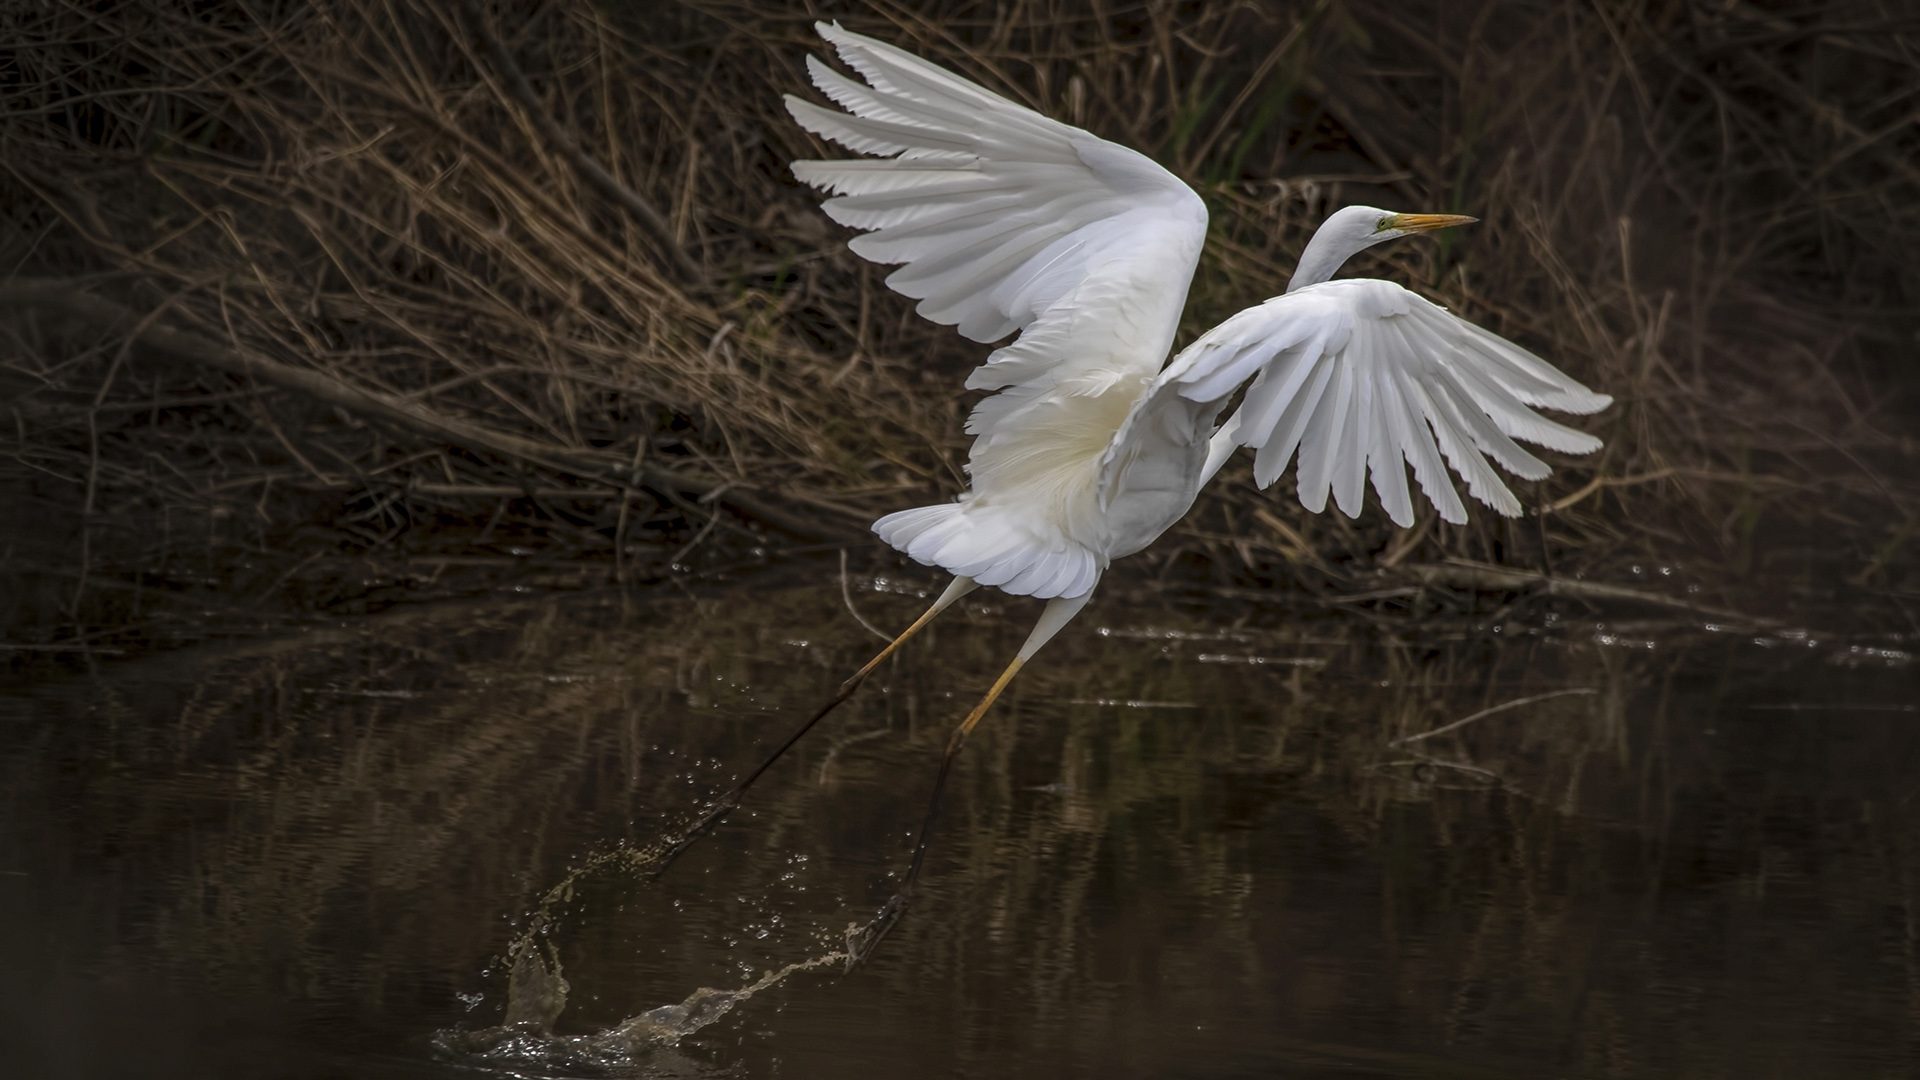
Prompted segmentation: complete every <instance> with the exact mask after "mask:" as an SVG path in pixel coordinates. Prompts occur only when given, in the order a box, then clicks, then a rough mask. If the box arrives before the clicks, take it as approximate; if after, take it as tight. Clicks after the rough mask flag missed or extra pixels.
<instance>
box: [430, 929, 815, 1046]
mask: <svg viewBox="0 0 1920 1080" xmlns="http://www.w3.org/2000/svg"><path fill="white" fill-rule="evenodd" d="M521 940H522V942H525V941H526V940H527V939H526V938H524V937H523V938H522V939H521ZM846 959H847V953H846V952H845V951H843V950H838V949H836V950H834V951H832V952H829V953H826V954H825V955H822V956H816V957H814V958H813V959H811V960H801V961H799V962H797V963H792V964H788V965H787V966H786V967H783V968H781V969H779V970H778V971H768V972H766V973H765V974H763V975H761V976H760V977H759V978H758V979H756V980H754V981H753V982H750V983H748V984H746V985H745V986H742V987H740V988H739V989H737V990H719V989H715V988H714V987H711V986H703V987H701V988H699V989H698V990H695V991H694V992H693V993H691V994H688V995H687V997H686V1000H684V1001H679V1002H675V1003H673V1004H671V1005H662V1006H660V1007H659V1008H656V1009H649V1010H647V1011H646V1012H643V1013H640V1014H639V1015H637V1016H630V1017H628V1018H627V1019H625V1020H622V1021H620V1022H619V1023H618V1024H615V1025H613V1026H612V1027H610V1028H607V1029H606V1030H604V1031H599V1032H595V1033H594V1034H592V1035H555V1034H554V1033H553V1023H554V1021H555V1020H558V1019H559V1017H560V1013H561V1012H562V1011H564V1010H565V1009H566V1005H567V991H568V989H569V987H568V985H567V980H566V978H565V976H564V975H562V973H561V970H560V957H559V954H558V953H557V951H555V950H554V948H553V946H552V944H551V943H549V944H548V945H547V947H546V948H545V950H544V955H543V950H541V949H539V948H535V947H533V946H532V945H531V944H530V943H528V944H526V945H525V947H522V948H520V949H519V950H518V951H517V952H515V954H514V956H513V969H512V977H511V980H512V981H511V983H510V985H509V988H508V990H507V1015H506V1019H505V1021H504V1022H503V1023H501V1024H500V1026H498V1027H491V1028H484V1029H482V1030H480V1031H460V1030H457V1029H448V1030H445V1031H440V1032H438V1033H436V1034H435V1035H434V1037H433V1045H434V1048H435V1049H437V1050H439V1051H440V1052H441V1053H442V1054H444V1055H446V1056H448V1057H452V1058H455V1059H457V1060H459V1061H461V1062H463V1063H465V1064H468V1065H476V1066H481V1067H485V1068H493V1069H500V1070H503V1071H512V1072H515V1073H524V1072H525V1071H526V1070H529V1069H536V1070H541V1071H560V1070H564V1071H582V1070H584V1071H590V1072H596V1073H601V1074H618V1073H621V1072H625V1071H627V1070H629V1069H632V1068H635V1067H637V1066H639V1065H640V1064H642V1062H643V1061H644V1060H645V1058H646V1057H647V1055H648V1054H649V1052H651V1051H654V1050H656V1049H659V1048H661V1047H667V1046H672V1045H673V1044H674V1043H676V1042H679V1041H680V1040H681V1039H682V1038H684V1037H686V1036H688V1035H691V1034H693V1033H694V1032H696V1031H699V1030H700V1029H701V1028H703V1027H706V1026H707V1025H708V1024H711V1023H713V1022H714V1021H715V1020H718V1019H720V1018H721V1017H723V1016H725V1015H727V1014H728V1013H729V1012H732V1011H733V1008H734V1006H736V1005H738V1004H740V1003H741V1002H743V1001H745V1000H747V999H748V998H750V997H752V996H753V995H755V994H757V993H759V992H761V991H762V990H766V989H768V988H770V987H773V986H775V985H777V984H779V983H780V982H781V981H783V980H784V979H786V977H787V976H789V975H792V974H794V973H795V972H799V971H807V970H810V969H813V968H817V967H824V966H826V965H828V964H832V963H836V962H839V961H844V960H846ZM549 961H551V964H550V965H549Z"/></svg>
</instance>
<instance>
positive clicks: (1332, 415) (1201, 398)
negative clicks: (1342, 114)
mask: <svg viewBox="0 0 1920 1080" xmlns="http://www.w3.org/2000/svg"><path fill="white" fill-rule="evenodd" d="M1249 379H1251V380H1252V382H1251V384H1250V385H1248V386H1247V391H1246V395H1245V397H1244V398H1243V399H1242V401H1241V403H1240V407H1239V409H1238V410H1237V411H1236V412H1235V413H1234V414H1233V416H1232V417H1231V418H1230V419H1229V420H1228V421H1227V423H1226V424H1225V425H1223V426H1222V427H1221V428H1220V430H1219V432H1217V433H1216V434H1215V435H1214V437H1213V442H1212V445H1211V447H1210V450H1211V453H1210V456H1209V459H1208V462H1207V472H1206V475H1207V476H1209V477H1210V476H1211V475H1212V473H1213V471H1214V470H1216V469H1218V468H1219V466H1220V463H1221V462H1222V461H1223V460H1224V459H1225V458H1226V457H1227V455H1228V454H1230V453H1231V452H1232V451H1233V450H1234V449H1236V448H1238V447H1241V446H1249V447H1253V448H1255V449H1256V451H1257V453H1256V456H1255V458H1254V467H1253V475H1254V480H1255V482H1257V483H1258V484H1259V485H1260V486H1261V487H1266V486H1268V485H1270V484H1272V483H1273V482H1274V481H1275V480H1277V479H1279V477H1280V473H1281V472H1282V471H1283V470H1284V469H1285V468H1286V467H1287V462H1288V460H1289V459H1291V458H1292V457H1293V454H1294V451H1295V450H1296V449H1298V450H1299V452H1300V466H1299V485H1300V488H1299V490H1300V502H1301V504H1302V505H1304V506H1305V507H1306V508H1307V509H1309V510H1312V511H1314V512H1315V513H1319V512H1320V511H1321V510H1324V509H1325V508H1326V505H1327V493H1328V491H1329V490H1331V491H1332V493H1333V497H1334V501H1335V502H1337V503H1338V504H1339V506H1340V509H1341V510H1342V511H1344V512H1345V513H1346V514H1347V516H1349V517H1353V516H1356V515H1358V514H1359V512H1360V504H1361V496H1362V493H1363V489H1364V484H1365V479H1366V475H1367V473H1368V472H1369V471H1371V473H1372V475H1373V487H1374V490H1375V491H1376V492H1378V493H1379V495H1380V503H1381V505H1382V506H1383V507H1385V508H1386V511H1387V516H1389V517H1391V518H1392V519H1393V520H1394V522H1395V523H1397V524H1399V525H1401V526H1406V525H1410V524H1412V523H1413V500H1412V496H1411V494H1410V493H1409V491H1408V488H1407V477H1406V470H1405V469H1404V468H1403V467H1402V466H1401V459H1402V458H1404V459H1405V460H1406V461H1407V462H1409V463H1410V464H1412V466H1413V475H1414V478H1415V479H1416V480H1417V481H1418V482H1419V484H1420V489H1421V490H1422V491H1424V492H1425V493H1426V495H1427V498H1429V499H1431V500H1432V501H1433V504H1434V506H1435V507H1436V508H1437V509H1438V510H1439V511H1440V516H1441V517H1442V518H1443V519H1444V520H1447V521H1451V522H1454V523H1456V524H1457V523H1460V522H1464V521H1466V519H1467V512H1466V507H1465V506H1464V505H1463V504H1462V503H1461V501H1460V496H1459V495H1458V494H1457V493H1456V492H1455V491H1454V488H1453V483H1452V480H1451V478H1449V477H1448V475H1447V469H1446V465H1444V464H1442V459H1443V458H1444V460H1445V462H1446V463H1447V464H1451V465H1452V466H1453V468H1454V471H1456V472H1458V473H1459V474H1460V475H1461V477H1462V478H1463V479H1465V480H1466V482H1467V491H1468V493H1470V494H1471V495H1472V496H1473V497H1474V498H1476V499H1479V500H1480V501H1481V502H1484V503H1486V504H1487V505H1489V506H1491V507H1493V508H1494V509H1495V510H1498V511H1499V512H1500V513H1502V514H1505V515H1507V516H1508V517H1513V516H1516V515H1518V514H1519V513H1520V503H1519V501H1518V500H1517V499H1515V498H1514V497H1513V493H1512V492H1511V491H1508V490H1507V486H1506V484H1505V483H1503V482H1502V481H1501V479H1500V477H1499V475H1498V474H1497V473H1495V472H1494V470H1493V468H1492V466H1491V465H1489V464H1488V462H1487V458H1489V457H1491V458H1492V459H1493V460H1494V461H1497V462H1499V463H1500V464H1501V465H1502V466H1504V467H1505V468H1506V469H1508V470H1509V471H1511V472H1513V473H1514V474H1516V475H1518V476H1521V477H1524V478H1526V479H1529V480H1538V479H1541V478H1543V477H1545V476H1546V475H1547V473H1548V472H1549V471H1550V470H1549V469H1548V467H1547V465H1546V463H1545V462H1542V461H1541V460H1540V459H1539V458H1536V457H1534V456H1533V455H1532V454H1530V453H1528V452H1527V451H1526V450H1523V449H1521V447H1520V446H1519V444H1518V443H1517V442H1515V440H1524V441H1526V442H1530V443H1534V444H1536V445H1539V446H1545V447H1548V448H1550V449H1554V450H1561V451H1565V452H1567V453H1573V454H1585V453H1590V452H1592V451H1594V450H1598V449H1599V448H1600V440H1599V439H1596V438H1594V437H1593V436H1591V435H1588V434H1586V433H1585V432H1581V431H1575V430H1574V429H1572V428H1569V427H1566V426H1564V425H1562V424H1557V423H1554V422H1553V421H1551V420H1548V419H1547V418H1545V417H1543V416H1541V415H1540V414H1539V413H1536V412H1534V411H1533V409H1532V408H1531V407H1530V406H1541V407H1544V408H1549V409H1558V410H1560V411H1563V412H1571V413H1592V412H1598V411H1599V410H1601V409H1604V408H1606V407H1607V406H1608V405H1609V404H1611V403H1612V401H1613V399H1612V398H1611V397H1608V396H1607V395H1605V394H1596V393H1594V392H1592V391H1591V390H1588V389H1587V388H1586V387H1584V386H1582V385H1580V384H1579V383H1577V382H1575V381H1574V380H1572V379H1570V378H1568V377H1567V376H1566V375H1564V374H1562V373H1561V372H1560V371H1558V370H1557V369H1555V368H1554V367H1553V366H1552V365H1551V364H1548V363H1547V362H1546V361H1545V360H1542V359H1540V358H1539V357H1537V356H1535V355H1533V354H1532V353H1530V352H1528V351H1526V350H1525V349H1522V348H1520V347H1519V346H1518V345H1515V344H1513V343H1512V342H1510V341H1507V340H1506V339H1504V338H1502V337H1500V336H1498V335H1496V334H1492V333H1488V332H1487V331H1485V330H1482V329H1480V328H1479V327H1477V326H1474V325H1473V324H1472V323H1469V322H1467V321H1466V320H1464V319H1461V318H1458V317H1456V316H1454V315H1453V314H1451V313H1450V312H1448V311H1447V310H1446V309H1445V308H1442V307H1439V306H1437V305H1435V304H1432V303H1429V302H1428V301H1426V300H1424V299H1422V298H1420V297H1419V296H1416V295H1414V294H1413V293H1411V292H1408V291H1407V290H1406V289H1403V288H1401V287H1400V286H1398V285H1395V284H1393V283H1391V282H1386V281H1379V280H1374V279H1369V278H1356V279H1346V280H1340V281H1329V282H1325V283H1322V284H1319V285H1310V286H1307V287H1305V288H1302V289H1299V290H1297V291H1295V292H1291V293H1288V294H1286V295H1285V296H1276V297H1274V298H1273V299H1271V300H1269V301H1267V302H1266V303H1264V304H1261V305H1259V306H1258V307H1253V308H1248V309H1247V310H1245V311H1242V312H1240V313H1239V314H1238V315H1235V316H1234V317H1233V318H1231V319H1228V320H1227V321H1226V322H1223V323H1221V324H1220V325H1219V326H1217V327H1214V328H1213V329H1212V330H1210V331H1208V332H1207V333H1206V334H1205V335H1203V336H1202V337H1201V338H1200V339H1199V340H1198V341H1195V342H1194V343H1193V344H1192V345H1190V346H1188V347H1187V348H1186V349H1185V350H1183V351H1182V352H1181V354H1180V355H1179V356H1177V357H1175V358H1174V360H1173V362H1172V363H1171V364H1169V365H1167V369H1166V371H1165V372H1163V373H1162V374H1161V377H1160V378H1159V379H1158V380H1156V382H1155V386H1154V389H1153V391H1151V392H1150V396H1149V399H1148V401H1147V402H1146V403H1144V404H1143V406H1142V409H1141V410H1140V412H1141V413H1142V414H1148V413H1151V412H1152V411H1154V410H1156V409H1160V410H1165V409H1181V408H1186V409H1196V410H1204V409H1209V408H1211V409H1215V410H1217V409H1218V408H1219V407H1220V406H1221V405H1222V404H1224V403H1225V401H1226V400H1227V399H1228V398H1229V397H1230V396H1231V395H1232V394H1233V393H1234V391H1235V390H1237V389H1239V387H1240V386H1241V385H1242V384H1245V383H1247V382H1248V380H1249ZM1149 427H1150V425H1147V424H1140V423H1135V424H1130V425H1129V426H1128V428H1127V429H1126V430H1123V431H1122V432H1121V433H1120V435H1119V436H1118V437H1117V438H1116V440H1115V447H1114V448H1113V449H1112V450H1110V451H1109V454H1108V457H1109V459H1110V460H1118V459H1119V458H1120V457H1121V456H1123V455H1125V454H1126V453H1128V452H1129V451H1130V450H1132V447H1131V446H1130V445H1129V444H1130V442H1131V441H1134V440H1138V439H1140V438H1148V437H1150V436H1149V435H1148V434H1146V432H1147V431H1148V429H1149ZM1136 429H1137V430H1138V431H1139V432H1140V434H1135V431H1136ZM1111 471H1112V470H1111V469H1109V473H1111ZM1103 480H1104V481H1105V482H1109V483H1110V482H1111V481H1110V480H1106V479H1105V478H1103Z"/></svg>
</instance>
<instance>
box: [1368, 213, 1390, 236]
mask: <svg viewBox="0 0 1920 1080" xmlns="http://www.w3.org/2000/svg"><path fill="white" fill-rule="evenodd" d="M1392 228H1393V215H1392V214H1388V215H1387V216H1386V217H1383V218H1381V219H1380V223H1379V224H1378V225H1375V226H1374V227H1373V231H1374V232H1386V231H1388V230H1389V229H1392Z"/></svg>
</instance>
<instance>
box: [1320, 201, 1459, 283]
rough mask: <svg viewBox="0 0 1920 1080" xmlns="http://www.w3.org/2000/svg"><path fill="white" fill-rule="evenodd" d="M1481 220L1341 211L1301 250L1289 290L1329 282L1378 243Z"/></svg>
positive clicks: (1356, 209)
mask: <svg viewBox="0 0 1920 1080" xmlns="http://www.w3.org/2000/svg"><path fill="white" fill-rule="evenodd" d="M1478 220H1480V219H1479V218H1471V217H1467V216H1465V215H1462V214H1396V213H1394V212H1393V211H1391V210H1382V209H1380V208H1379V207H1377V206H1349V207H1346V208H1345V209H1342V210H1337V211H1335V212H1334V213H1333V215H1332V216H1331V217H1329V218H1327V220H1326V221H1324V222H1321V224H1320V228H1319V229H1317V230H1315V232H1314V234H1313V239H1312V240H1309V241H1308V242H1307V249H1306V250H1305V251H1303V252H1301V253H1300V267H1299V269H1298V270H1296V271H1295V272H1294V275H1293V282H1292V283H1291V284H1289V285H1288V286H1287V291H1288V292H1292V291H1293V290H1295V289H1298V288H1300V287H1302V286H1304V285H1317V284H1319V283H1320V282H1322V281H1326V280H1327V279H1328V278H1331V277H1332V276H1333V275H1334V272H1335V271H1336V270H1339V269H1340V264H1342V263H1344V262H1346V261H1347V260H1348V259H1350V258H1352V257H1353V256H1355V255H1357V254H1359V253H1360V252H1362V251H1365V250H1366V249H1367V248H1370V247H1372V246H1373V245H1375V244H1378V243H1382V242H1384V241H1387V240H1392V239H1394V238H1395V237H1400V236H1410V235H1412V234H1414V233H1420V232H1432V231H1433V230H1435V229H1445V228H1450V227H1452V226H1454V225H1465V224H1468V223H1470V222H1474V221H1478Z"/></svg>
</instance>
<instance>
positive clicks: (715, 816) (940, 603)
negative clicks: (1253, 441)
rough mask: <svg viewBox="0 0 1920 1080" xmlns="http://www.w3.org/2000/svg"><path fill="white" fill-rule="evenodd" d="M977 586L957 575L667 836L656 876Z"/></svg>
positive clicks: (708, 830) (731, 810)
mask: <svg viewBox="0 0 1920 1080" xmlns="http://www.w3.org/2000/svg"><path fill="white" fill-rule="evenodd" d="M978 587H979V586H977V585H975V584H974V581H973V579H972V578H967V577H956V578H954V579H953V581H952V583H951V584H949V585H948V586H947V591H946V592H943V593H941V594H940V599H938V600H935V601H934V602H933V606H932V607H930V608H928V609H927V610H926V612H925V613H924V614H922V615H921V616H920V617H919V618H918V619H915V620H914V621H913V625H912V626H909V627H907V628H906V630H905V631H904V632H903V633H901V635H900V636H899V637H897V638H894V639H893V641H892V642H890V643H889V644H888V645H887V647H886V648H884V649H881V650H880V654H879V655H878V656H875V657H874V658H873V659H871V660H869V661H867V662H866V664H865V666H863V667H861V669H860V670H859V671H856V672H854V673H853V674H852V675H850V676H848V677H847V681H846V682H843V683H841V684H840V689H838V690H836V691H834V693H833V696H832V697H830V698H828V699H827V702H826V704H824V705H822V706H820V707H819V708H818V709H816V710H814V713H813V715H812V716H809V717H807V719H806V722H805V723H803V724H801V725H800V726H799V727H798V728H795V729H794V732H793V734H791V735H789V736H787V741H786V742H783V743H781V744H780V748H779V749H778V750H775V751H774V752H773V753H772V754H770V755H768V757H767V760H765V761H763V762H761V763H760V767H759V768H757V769H755V770H753V771H752V772H750V773H748V774H747V777H746V779H744V780H742V781H740V782H739V783H738V784H735V785H734V786H733V790H731V791H729V792H727V793H726V794H725V795H722V796H720V798H719V799H717V800H715V802H714V804H713V805H712V806H710V807H708V808H707V812H706V813H704V814H702V815H700V819H699V820H698V821H695V822H694V823H693V824H691V825H689V826H687V827H686V828H685V829H683V830H681V831H680V833H679V834H678V835H676V836H671V837H668V838H667V841H666V844H667V847H666V850H664V851H662V852H661V853H660V858H659V868H658V869H656V870H655V871H654V872H653V873H654V876H655V877H658V876H659V875H661V874H663V873H666V870H667V867H669V866H671V865H672V864H673V860H675V859H677V858H679V857H680V853H681V852H683V851H685V850H686V849H687V848H688V847H689V846H691V845H692V844H693V842H694V841H695V840H698V839H700V838H701V837H702V836H705V835H706V834H707V833H708V832H710V831H712V829H713V827H714V826H715V825H718V824H720V822H722V821H723V820H725V819H726V816H727V815H728V814H731V813H733V811H734V808H735V807H737V806H739V805H740V799H741V797H742V796H744V795H746V793H747V789H748V788H750V787H752V786H753V782H754V781H755V780H758V779H760V774H762V773H764V772H766V771H767V770H768V769H771V768H773V763H774V762H776V761H779V760H780V757H781V755H783V754H785V753H786V752H787V751H788V750H790V749H792V748H793V744H794V743H797V742H799V741H800V737H801V736H802V735H805V734H806V733H807V732H808V731H810V730H812V728H813V725H815V724H817V723H819V722H820V720H821V718H822V717H824V716H826V715H827V714H828V713H830V712H832V711H833V710H834V709H835V708H836V707H838V706H839V704H840V703H841V702H843V701H845V700H847V699H848V698H850V697H852V696H853V692H854V691H855V690H858V689H860V684H861V683H863V682H866V681H867V676H869V675H871V674H873V671H874V669H875V668H877V667H879V666H880V663H881V661H883V660H885V659H886V658H887V657H889V656H892V655H893V654H894V652H895V650H897V649H899V648H900V646H901V645H903V644H905V643H906V640H907V639H908V638H910V637H912V636H913V635H915V634H917V633H919V632H920V628H921V627H923V626H925V625H927V624H928V623H930V622H932V621H933V617H934V616H935V615H938V614H940V613H941V612H942V611H945V610H946V609H947V608H948V607H949V606H951V605H952V604H953V602H954V601H955V600H958V599H960V598H961V597H963V596H965V595H967V594H968V593H970V592H972V591H973V590H974V589H976V588H978Z"/></svg>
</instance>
